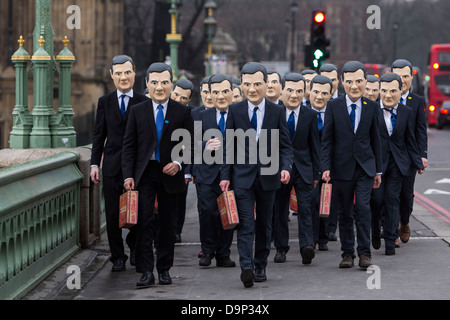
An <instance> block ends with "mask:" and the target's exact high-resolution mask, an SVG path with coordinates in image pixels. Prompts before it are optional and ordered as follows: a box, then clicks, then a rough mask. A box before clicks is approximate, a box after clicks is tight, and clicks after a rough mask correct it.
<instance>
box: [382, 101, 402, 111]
mask: <svg viewBox="0 0 450 320" xmlns="http://www.w3.org/2000/svg"><path fill="white" fill-rule="evenodd" d="M380 107H381V109H384V105H383V101H381V100H380ZM397 108H398V104H397V105H396V106H395V107H393V108H392V109H393V110H394V111H395V113H397ZM383 111H384V110H383Z"/></svg>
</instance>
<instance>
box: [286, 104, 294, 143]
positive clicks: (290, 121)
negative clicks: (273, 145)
mask: <svg viewBox="0 0 450 320" xmlns="http://www.w3.org/2000/svg"><path fill="white" fill-rule="evenodd" d="M287 125H288V129H289V134H290V135H291V141H293V140H294V136H295V115H294V111H292V112H291V115H290V116H289V119H288V122H287Z"/></svg>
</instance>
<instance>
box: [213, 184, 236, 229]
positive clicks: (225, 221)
mask: <svg viewBox="0 0 450 320" xmlns="http://www.w3.org/2000/svg"><path fill="white" fill-rule="evenodd" d="M217 206H218V207H219V212H220V220H221V221H222V227H223V229H224V230H231V229H233V228H234V227H236V226H237V225H238V224H239V216H238V211H237V206H236V199H235V197H234V191H226V192H224V193H222V194H221V195H220V196H219V198H217Z"/></svg>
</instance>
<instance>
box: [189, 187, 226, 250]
mask: <svg viewBox="0 0 450 320" xmlns="http://www.w3.org/2000/svg"><path fill="white" fill-rule="evenodd" d="M219 182H220V181H218V180H216V182H215V183H213V184H203V183H196V184H195V186H196V188H197V190H198V202H199V205H200V207H201V209H200V211H199V212H200V215H199V220H200V221H199V222H200V239H201V243H202V250H203V253H206V254H210V255H213V256H215V257H216V259H225V258H229V257H230V247H231V244H232V242H233V233H234V230H224V229H223V227H222V222H221V220H220V212H219V208H218V206H217V198H218V197H219V196H220V195H221V194H222V190H221V189H220V186H219Z"/></svg>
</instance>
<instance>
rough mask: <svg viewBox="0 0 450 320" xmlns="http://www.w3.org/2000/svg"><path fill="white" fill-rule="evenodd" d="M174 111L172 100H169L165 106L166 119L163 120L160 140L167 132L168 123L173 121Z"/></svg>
mask: <svg viewBox="0 0 450 320" xmlns="http://www.w3.org/2000/svg"><path fill="white" fill-rule="evenodd" d="M175 113H176V111H175V110H174V106H173V103H172V100H171V99H169V103H168V104H167V111H166V117H165V119H164V126H163V129H162V133H161V140H162V139H163V137H164V134H165V133H166V131H167V128H168V127H169V125H170V123H171V122H172V121H173V119H174V117H175V116H176V114H175Z"/></svg>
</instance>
